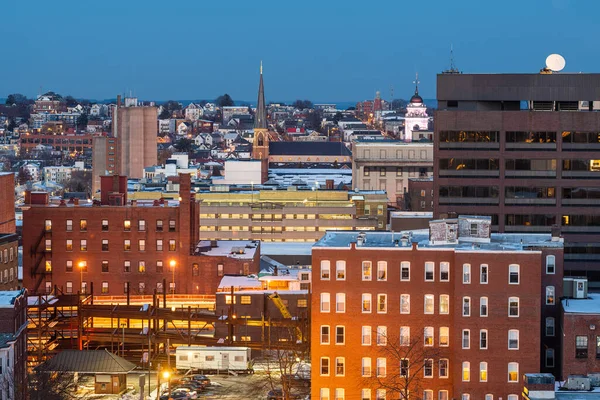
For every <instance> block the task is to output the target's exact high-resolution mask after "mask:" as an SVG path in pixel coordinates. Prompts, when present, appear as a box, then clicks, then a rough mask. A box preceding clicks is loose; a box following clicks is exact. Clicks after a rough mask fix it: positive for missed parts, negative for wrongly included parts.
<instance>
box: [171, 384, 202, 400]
mask: <svg viewBox="0 0 600 400" xmlns="http://www.w3.org/2000/svg"><path fill="white" fill-rule="evenodd" d="M173 393H185V394H187V395H188V396H189V397H188V398H190V399H192V400H195V399H197V398H198V392H196V391H195V390H192V389H190V388H188V387H177V388H175V389H173V390H171V394H173Z"/></svg>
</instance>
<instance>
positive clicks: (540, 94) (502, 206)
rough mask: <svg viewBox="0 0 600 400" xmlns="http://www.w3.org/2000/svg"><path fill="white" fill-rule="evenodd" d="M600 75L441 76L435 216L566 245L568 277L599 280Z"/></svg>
mask: <svg viewBox="0 0 600 400" xmlns="http://www.w3.org/2000/svg"><path fill="white" fill-rule="evenodd" d="M598 87H600V74H568V73H560V74H556V73H554V74H552V73H538V74H535V73H534V74H440V75H438V77H437V100H438V111H437V112H436V116H435V120H436V123H435V135H434V146H435V147H434V149H435V151H434V154H435V162H434V196H435V198H434V218H439V217H444V216H448V215H451V214H453V213H456V214H464V213H469V214H471V215H473V214H477V215H491V216H492V229H493V230H494V231H496V232H523V233H525V232H550V231H551V229H552V227H553V226H555V225H556V226H560V228H561V230H562V234H563V236H564V238H565V274H566V275H574V276H575V275H584V276H587V277H588V278H589V279H590V280H592V281H599V280H600V208H598V207H597V204H598V199H600V152H599V151H600V112H598V111H600V101H599V100H600V95H599V94H598V91H597V88H598Z"/></svg>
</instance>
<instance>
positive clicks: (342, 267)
mask: <svg viewBox="0 0 600 400" xmlns="http://www.w3.org/2000/svg"><path fill="white" fill-rule="evenodd" d="M340 272H342V275H343V276H342V277H341V278H340V276H339V275H340ZM335 280H336V281H345V280H346V261H344V260H337V261H336V262H335Z"/></svg>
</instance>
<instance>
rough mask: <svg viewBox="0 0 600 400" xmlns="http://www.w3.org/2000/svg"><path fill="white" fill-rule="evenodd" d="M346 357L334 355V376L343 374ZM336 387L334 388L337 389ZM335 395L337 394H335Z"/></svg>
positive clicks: (344, 372)
mask: <svg viewBox="0 0 600 400" xmlns="http://www.w3.org/2000/svg"><path fill="white" fill-rule="evenodd" d="M345 364H346V359H345V358H344V357H336V359H335V376H344V375H345V374H346V371H345ZM337 390H338V389H336V391H337ZM336 397H337V395H336Z"/></svg>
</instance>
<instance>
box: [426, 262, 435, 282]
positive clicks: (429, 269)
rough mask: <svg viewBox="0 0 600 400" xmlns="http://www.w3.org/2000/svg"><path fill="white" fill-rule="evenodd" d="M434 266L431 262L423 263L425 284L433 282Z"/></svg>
mask: <svg viewBox="0 0 600 400" xmlns="http://www.w3.org/2000/svg"><path fill="white" fill-rule="evenodd" d="M434 275H435V264H434V263H432V262H426V263H425V282H433V281H434V280H435V278H434Z"/></svg>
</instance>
